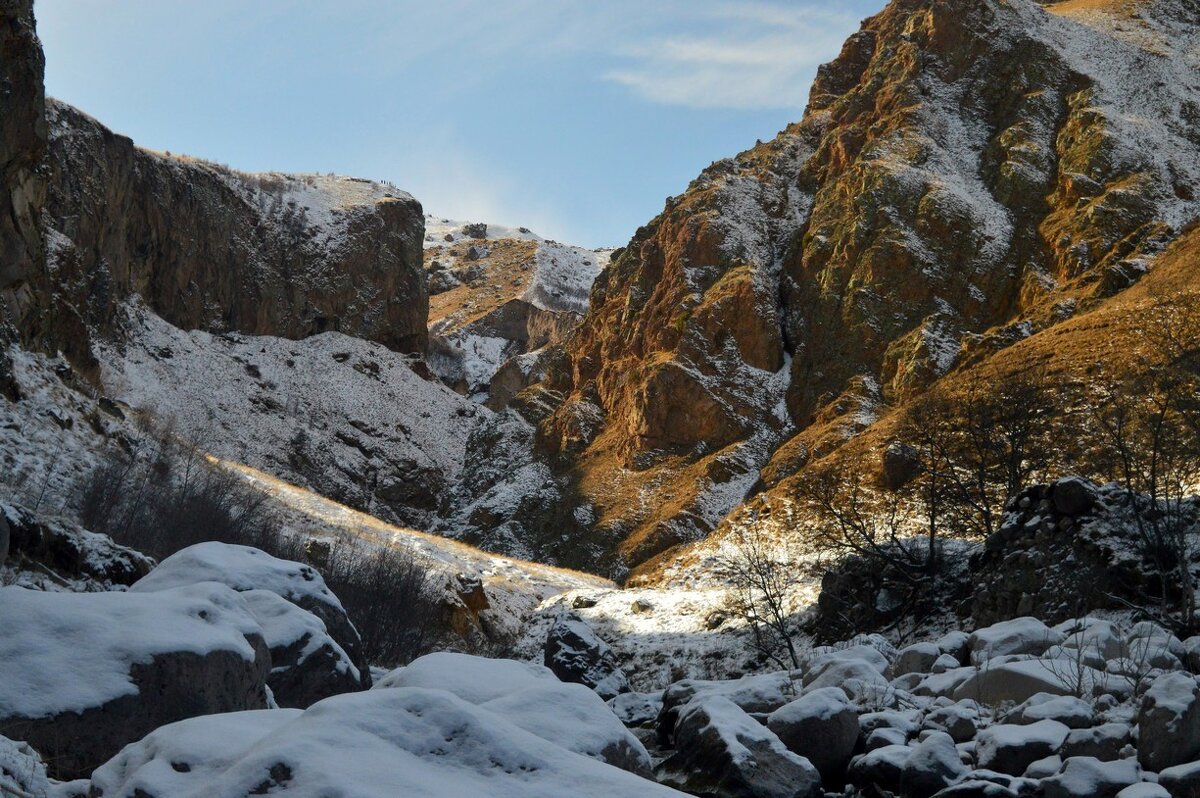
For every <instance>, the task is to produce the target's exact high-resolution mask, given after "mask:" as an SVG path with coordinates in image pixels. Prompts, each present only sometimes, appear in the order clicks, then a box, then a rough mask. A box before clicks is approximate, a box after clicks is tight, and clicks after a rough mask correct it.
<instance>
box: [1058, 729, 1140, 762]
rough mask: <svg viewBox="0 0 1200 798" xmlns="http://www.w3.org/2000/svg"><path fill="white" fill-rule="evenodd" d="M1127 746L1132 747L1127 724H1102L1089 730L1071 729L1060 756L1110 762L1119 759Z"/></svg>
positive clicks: (1130, 733) (1131, 733) (1131, 730)
mask: <svg viewBox="0 0 1200 798" xmlns="http://www.w3.org/2000/svg"><path fill="white" fill-rule="evenodd" d="M1128 745H1133V729H1132V728H1131V727H1130V726H1129V724H1127V723H1102V724H1100V725H1099V726H1093V727H1092V728H1089V729H1072V730H1071V732H1070V733H1069V734H1068V735H1067V739H1066V741H1065V742H1064V743H1063V747H1062V755H1063V757H1064V758H1068V757H1094V758H1095V759H1099V760H1101V761H1102V762H1111V761H1113V760H1114V759H1120V758H1121V752H1122V751H1123V750H1125V747H1126V746H1128Z"/></svg>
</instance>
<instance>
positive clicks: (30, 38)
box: [0, 0, 46, 326]
mask: <svg viewBox="0 0 1200 798" xmlns="http://www.w3.org/2000/svg"><path fill="white" fill-rule="evenodd" d="M0 53H3V54H4V58H3V60H2V61H0V324H3V323H4V322H5V321H8V322H10V323H12V324H15V325H17V326H24V324H26V323H27V318H26V317H27V315H28V314H29V313H30V311H31V308H32V306H33V305H34V304H35V302H36V300H35V298H34V294H35V291H36V290H37V281H38V280H39V279H40V276H41V274H42V272H43V270H44V263H45V255H44V251H43V248H42V236H41V221H40V216H41V205H42V202H43V200H44V197H45V192H46V184H45V179H44V176H43V174H42V172H41V169H40V165H41V162H42V158H43V156H44V155H45V151H46V122H45V119H44V116H43V112H42V108H43V106H44V104H45V89H44V88H43V85H42V73H43V71H44V69H45V59H44V58H43V57H42V46H41V43H40V42H39V41H38V38H37V31H36V30H35V28H34V19H33V0H4V2H2V3H0Z"/></svg>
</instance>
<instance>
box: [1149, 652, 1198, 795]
mask: <svg viewBox="0 0 1200 798" xmlns="http://www.w3.org/2000/svg"><path fill="white" fill-rule="evenodd" d="M1198 756H1200V686H1198V685H1197V683H1196V677H1195V676H1192V675H1191V674H1188V673H1180V672H1173V673H1164V674H1163V675H1161V676H1159V677H1158V678H1157V679H1155V680H1154V682H1153V683H1152V684H1151V685H1150V689H1148V690H1147V691H1146V694H1145V695H1144V696H1143V697H1142V703H1141V706H1140V707H1139V709H1138V761H1139V762H1141V763H1142V766H1143V767H1145V768H1146V769H1148V770H1155V771H1159V770H1162V769H1164V768H1168V767H1172V766H1174V765H1182V764H1184V763H1185V762H1190V761H1191V760H1193V759H1196V758H1197V757H1198Z"/></svg>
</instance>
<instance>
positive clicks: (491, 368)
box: [425, 216, 609, 410]
mask: <svg viewBox="0 0 1200 798" xmlns="http://www.w3.org/2000/svg"><path fill="white" fill-rule="evenodd" d="M608 257H609V251H607V250H601V251H593V250H589V249H583V248H582V247H573V246H569V245H566V244H559V243H558V242H555V241H547V240H545V239H543V238H542V237H541V236H539V235H537V234H536V233H533V232H532V231H530V230H529V229H528V228H524V227H521V228H517V229H512V228H508V227H503V226H500V225H489V224H486V223H483V222H474V223H460V222H453V221H450V220H447V219H441V218H438V217H434V216H426V217H425V272H426V274H427V276H428V282H429V334H430V351H429V365H430V368H432V369H433V371H434V373H436V374H437V375H438V376H439V377H440V378H441V379H442V380H443V381H444V382H445V383H446V384H447V385H450V386H452V387H453V388H454V389H455V390H456V391H458V392H459V393H463V394H465V395H467V396H471V397H473V398H475V399H476V400H478V401H481V402H483V403H485V404H486V405H487V406H488V407H489V408H491V409H492V410H500V409H503V408H504V407H506V406H507V405H508V402H509V400H510V399H511V398H512V397H513V396H514V395H515V394H516V393H518V392H519V391H520V390H522V389H523V388H525V387H527V386H528V385H530V384H531V383H534V382H538V381H539V380H540V379H541V378H542V374H543V372H544V368H542V367H541V366H539V363H541V362H542V361H543V360H544V359H545V357H547V356H548V353H547V352H546V351H543V350H545V349H546V348H547V347H553V346H556V345H557V344H560V343H562V342H563V341H564V340H565V339H566V338H567V336H568V335H569V334H570V333H571V332H572V331H573V330H574V329H575V327H576V326H578V324H579V322H580V320H581V319H582V317H583V314H584V312H585V311H586V310H587V305H588V293H589V291H590V289H591V287H592V283H593V282H594V281H595V279H596V277H597V275H599V274H600V272H601V271H602V270H603V269H604V267H605V265H607V263H608Z"/></svg>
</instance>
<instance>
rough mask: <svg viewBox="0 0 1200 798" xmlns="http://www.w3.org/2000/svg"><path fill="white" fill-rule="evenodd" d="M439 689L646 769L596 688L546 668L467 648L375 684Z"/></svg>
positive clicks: (643, 756)
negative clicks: (471, 652) (470, 651)
mask: <svg viewBox="0 0 1200 798" xmlns="http://www.w3.org/2000/svg"><path fill="white" fill-rule="evenodd" d="M401 687H421V688H426V689H436V690H444V691H446V692H449V693H452V694H454V695H455V696H456V697H458V698H460V699H462V700H463V701H467V702H468V703H471V704H475V705H477V706H479V707H481V708H483V709H487V710H489V711H491V712H495V713H496V714H497V715H499V716H500V717H503V718H504V719H505V720H507V721H508V722H509V723H512V724H513V725H515V726H518V727H520V728H522V729H525V730H526V731H528V732H530V733H532V734H536V735H537V736H539V737H542V738H543V739H545V740H547V741H549V742H552V743H556V744H559V745H562V746H564V747H566V748H567V749H568V750H570V751H574V752H575V753H579V754H583V755H584V756H589V757H592V758H593V759H598V760H599V761H601V762H606V763H608V764H610V765H614V766H616V767H619V768H621V769H623V770H628V771H630V772H632V773H638V774H641V775H647V776H648V775H649V774H650V755H649V754H648V753H647V752H646V748H645V746H643V745H642V743H641V742H640V741H639V740H638V739H637V738H636V737H635V736H634V735H633V734H632V733H631V732H630V731H629V730H628V729H626V728H625V726H624V725H623V724H622V723H621V721H620V719H618V718H617V716H616V715H615V714H613V712H612V710H611V709H609V707H608V706H607V705H606V704H605V703H604V700H603V699H602V698H600V696H598V695H597V694H596V693H595V692H593V691H592V690H590V689H588V688H587V687H584V686H583V685H581V684H568V683H564V682H560V681H559V680H558V679H556V678H555V677H554V674H553V673H551V672H550V670H549V669H548V668H543V667H540V666H537V665H533V664H528V663H523V662H514V661H512V660H499V659H487V658H485V657H474V656H470V655H468V654H455V653H450V652H439V653H436V654H427V655H426V656H424V657H421V658H419V659H417V660H414V661H413V662H412V664H410V665H408V666H406V667H403V668H398V669H396V670H394V671H392V672H391V673H389V674H388V675H387V676H385V677H384V678H383V679H381V680H380V681H379V683H378V684H377V685H376V686H375V688H374V689H375V690H376V691H380V690H389V689H395V688H401Z"/></svg>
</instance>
